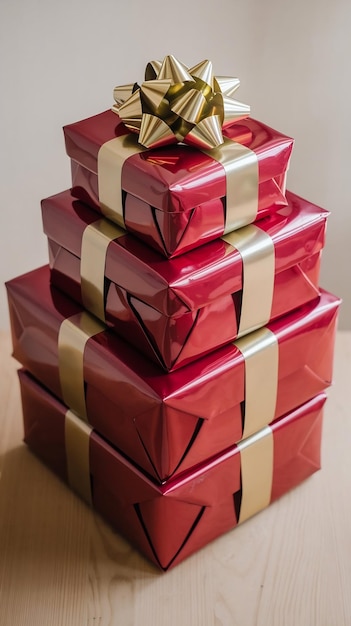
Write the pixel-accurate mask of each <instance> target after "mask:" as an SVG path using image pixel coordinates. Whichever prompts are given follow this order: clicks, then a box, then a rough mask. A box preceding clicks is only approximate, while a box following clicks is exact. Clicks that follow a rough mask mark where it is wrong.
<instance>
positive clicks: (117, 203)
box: [98, 133, 258, 233]
mask: <svg viewBox="0 0 351 626" xmlns="http://www.w3.org/2000/svg"><path fill="white" fill-rule="evenodd" d="M144 150H145V148H143V147H142V146H141V145H140V144H138V140H137V137H136V135H134V134H132V133H131V134H127V135H122V136H120V137H115V138H114V139H111V140H110V141H107V142H106V143H104V144H102V146H101V147H100V150H99V152H98V186H99V201H100V206H101V211H102V213H103V214H104V215H105V217H107V218H109V219H110V220H112V221H113V222H115V223H116V224H118V225H119V226H121V227H122V228H125V222H124V213H123V194H122V168H123V164H124V162H125V160H126V159H128V158H129V157H130V156H132V155H134V154H137V153H139V152H142V151H144ZM202 152H204V153H205V154H207V155H208V156H210V157H212V158H213V159H214V160H216V161H218V162H219V163H221V164H222V166H223V168H224V171H225V176H226V217H225V226H224V232H225V233H228V232H230V231H232V230H233V229H236V228H240V227H242V226H245V225H246V224H250V223H251V222H253V221H254V220H255V218H256V215H257V210H258V161H257V156H256V154H255V152H253V151H252V150H250V148H246V147H245V146H242V145H241V144H240V143H237V142H235V141H232V140H231V139H228V138H225V139H224V143H223V144H222V145H220V146H219V147H218V148H214V149H211V150H202Z"/></svg>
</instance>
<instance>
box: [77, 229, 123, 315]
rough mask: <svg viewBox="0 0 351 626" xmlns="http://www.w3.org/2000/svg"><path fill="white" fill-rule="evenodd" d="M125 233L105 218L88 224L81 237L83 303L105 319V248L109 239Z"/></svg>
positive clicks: (109, 241)
mask: <svg viewBox="0 0 351 626" xmlns="http://www.w3.org/2000/svg"><path fill="white" fill-rule="evenodd" d="M123 235H125V231H124V230H122V229H121V228H119V227H118V226H115V225H114V224H111V222H108V221H107V220H105V219H101V220H97V221H96V222H93V223H92V224H89V225H88V226H87V227H86V229H85V230H84V233H83V237H82V248H81V259H80V275H81V292H82V300H83V305H84V307H85V308H86V309H88V311H90V312H91V313H93V314H94V315H96V317H98V318H99V319H100V320H102V321H103V322H104V321H105V297H104V296H105V294H104V285H105V265H106V254H107V248H108V246H109V245H110V243H111V241H113V240H114V239H118V237H122V236H123Z"/></svg>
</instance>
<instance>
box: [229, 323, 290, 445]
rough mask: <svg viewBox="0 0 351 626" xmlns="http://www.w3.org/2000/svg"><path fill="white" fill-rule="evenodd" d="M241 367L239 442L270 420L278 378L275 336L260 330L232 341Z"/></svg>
mask: <svg viewBox="0 0 351 626" xmlns="http://www.w3.org/2000/svg"><path fill="white" fill-rule="evenodd" d="M234 345H235V346H236V347H237V348H238V349H239V350H240V352H241V353H242V355H243V357H244V364H245V395H244V397H245V409H244V424H243V434H242V438H243V439H245V438H246V437H249V436H250V435H252V434H253V433H255V432H257V431H259V430H260V429H261V428H263V427H264V426H266V425H267V424H269V423H270V422H272V421H273V420H274V417H275V410H276V403H277V392H278V375H279V345H278V340H277V338H276V336H275V334H274V333H273V332H272V331H271V330H269V329H268V328H260V329H259V330H256V331H255V332H253V333H250V334H249V335H247V336H246V337H242V338H241V339H238V340H237V341H235V343H234Z"/></svg>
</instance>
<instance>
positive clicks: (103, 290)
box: [42, 191, 328, 371]
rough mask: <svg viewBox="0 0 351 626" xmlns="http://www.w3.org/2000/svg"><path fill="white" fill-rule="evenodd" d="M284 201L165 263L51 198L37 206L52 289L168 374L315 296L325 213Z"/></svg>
mask: <svg viewBox="0 0 351 626" xmlns="http://www.w3.org/2000/svg"><path fill="white" fill-rule="evenodd" d="M287 199H288V201H289V205H288V206H287V207H284V208H283V209H280V210H279V211H278V212H276V213H275V214H274V215H271V216H268V217H266V218H264V219H262V220H260V221H259V222H257V223H256V224H255V225H249V226H246V227H244V228H242V229H239V230H238V231H236V232H235V233H230V234H229V235H228V236H227V237H225V238H223V239H218V240H216V241H212V242H211V243H208V244H206V245H204V246H202V247H201V248H197V249H196V250H193V251H191V252H188V253H187V254H184V255H182V256H180V257H177V258H175V259H164V258H163V257H161V256H160V255H159V254H158V253H156V252H154V251H153V250H151V249H150V248H149V247H148V246H145V245H143V244H142V243H141V242H140V241H138V240H137V239H136V238H135V237H133V236H131V235H128V234H126V232H125V231H124V230H121V229H119V228H117V227H116V228H115V229H114V228H113V226H112V225H111V226H109V225H108V223H107V222H106V220H105V221H101V219H100V220H98V221H97V217H96V213H95V212H94V211H91V210H89V209H88V208H87V207H86V206H85V205H83V204H82V203H80V202H77V201H74V200H73V199H72V196H71V194H70V192H69V191H65V192H62V193H59V194H57V195H55V196H52V197H51V198H47V199H45V200H43V202H42V214H43V225H44V231H45V233H46V235H47V236H48V238H49V249H50V264H51V267H52V276H51V279H52V282H53V284H54V285H56V286H58V287H59V288H61V289H62V290H63V291H65V293H67V294H68V295H69V296H70V297H72V298H73V299H75V300H77V301H78V302H81V303H83V304H84V307H85V308H87V309H88V310H90V311H91V312H92V313H94V314H95V315H96V316H98V317H99V318H100V319H102V320H103V321H106V322H107V324H108V325H110V326H111V327H113V328H114V329H115V330H116V331H117V332H118V333H119V334H120V335H121V336H122V337H123V338H125V339H126V340H127V341H129V342H131V343H132V344H133V345H134V346H136V347H137V348H138V349H139V350H141V351H142V352H143V353H144V354H145V355H146V356H148V357H149V358H151V359H152V360H154V361H155V362H156V363H158V364H159V365H161V367H163V368H164V369H165V370H168V371H172V370H174V369H176V368H178V367H179V366H183V365H185V364H187V363H189V362H191V361H193V360H195V359H197V358H199V357H200V356H202V355H204V354H206V353H208V352H210V351H211V350H213V349H215V348H217V347H219V346H221V345H224V344H226V343H229V342H230V341H233V340H234V339H235V338H236V337H237V336H238V335H241V336H242V335H244V334H247V333H248V332H250V331H251V330H252V329H254V328H259V327H261V326H263V325H264V324H265V323H266V322H267V321H269V320H273V319H276V318H277V317H279V316H281V315H283V314H285V313H287V312H289V311H290V310H292V309H294V308H296V307H298V306H301V305H302V304H305V303H306V302H308V301H309V300H312V299H313V298H316V297H317V296H318V294H319V290H318V285H319V267H320V253H321V250H322V248H323V246H324V241H325V230H326V221H327V216H328V212H327V211H325V210H323V209H321V208H320V207H318V206H316V205H314V204H312V203H310V202H307V201H306V200H303V199H302V198H300V197H298V196H296V195H295V194H292V193H287ZM106 224H107V226H106ZM105 231H106V232H105ZM110 231H112V232H110ZM114 238H116V239H115V240H113V239H114Z"/></svg>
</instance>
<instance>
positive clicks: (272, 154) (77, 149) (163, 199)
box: [64, 111, 293, 257]
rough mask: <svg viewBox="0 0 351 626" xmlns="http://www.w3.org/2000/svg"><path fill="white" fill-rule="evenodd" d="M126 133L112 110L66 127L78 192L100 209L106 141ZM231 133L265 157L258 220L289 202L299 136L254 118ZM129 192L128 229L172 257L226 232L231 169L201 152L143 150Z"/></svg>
mask: <svg viewBox="0 0 351 626" xmlns="http://www.w3.org/2000/svg"><path fill="white" fill-rule="evenodd" d="M125 132H126V128H125V126H124V124H123V123H122V122H121V121H120V119H119V118H118V116H117V115H115V114H114V113H113V112H112V111H105V112H103V113H100V114H99V115H95V116H93V117H91V118H88V119H85V120H82V121H80V122H76V123H74V124H69V125H67V126H65V127H64V135H65V143H66V151H67V154H68V156H69V157H70V158H71V160H72V187H73V193H74V195H75V196H76V197H77V198H79V199H81V200H83V201H84V202H87V203H88V204H89V205H90V206H92V207H93V208H94V209H95V210H97V211H100V207H99V199H98V180H97V155H98V151H99V149H100V147H101V145H102V144H104V143H105V142H107V141H109V140H111V139H113V138H114V137H117V136H120V135H123V134H125ZM223 133H224V134H225V135H226V136H227V137H228V138H230V139H233V140H234V141H236V142H238V143H241V144H243V145H245V146H246V147H248V148H250V149H251V150H252V151H254V152H255V153H256V155H257V159H258V168H259V190H258V191H259V193H258V214H257V217H258V218H260V217H263V216H264V215H267V214H268V213H271V212H273V211H275V210H276V209H277V208H279V207H281V206H282V205H284V204H286V202H285V198H284V193H285V179H286V171H287V168H288V165H289V159H290V155H291V151H292V147H293V140H292V139H291V138H289V137H286V136H285V135H283V134H281V133H279V132H277V131H275V130H273V129H271V128H269V127H268V126H266V125H264V124H262V123H261V122H258V121H256V120H253V119H251V118H249V119H247V120H244V121H241V122H240V123H235V124H233V125H232V126H230V127H228V128H226V129H225V130H223ZM122 189H123V191H124V193H125V195H124V220H125V227H126V229H127V230H129V231H130V232H133V233H134V234H135V235H137V236H138V237H141V238H142V239H143V240H145V241H146V243H148V244H149V245H151V246H152V247H154V248H156V249H157V250H158V251H160V252H161V253H162V254H164V255H165V256H167V257H172V256H176V255H178V254H181V253H183V252H185V251H186V250H190V249H192V248H194V247H197V246H200V245H202V244H203V243H206V242H207V241H210V240H212V239H215V238H217V237H219V236H221V235H222V234H223V232H224V224H225V193H226V180H225V171H224V168H223V166H222V165H221V164H220V163H218V162H217V161H215V160H214V159H213V158H211V157H210V156H208V155H206V154H204V153H202V152H201V151H200V150H196V149H195V148H190V147H189V146H185V145H176V146H168V147H165V148H158V149H153V150H148V151H147V152H143V153H139V154H135V155H133V156H131V157H130V158H128V159H127V161H126V162H125V164H124V166H123V170H122Z"/></svg>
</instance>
